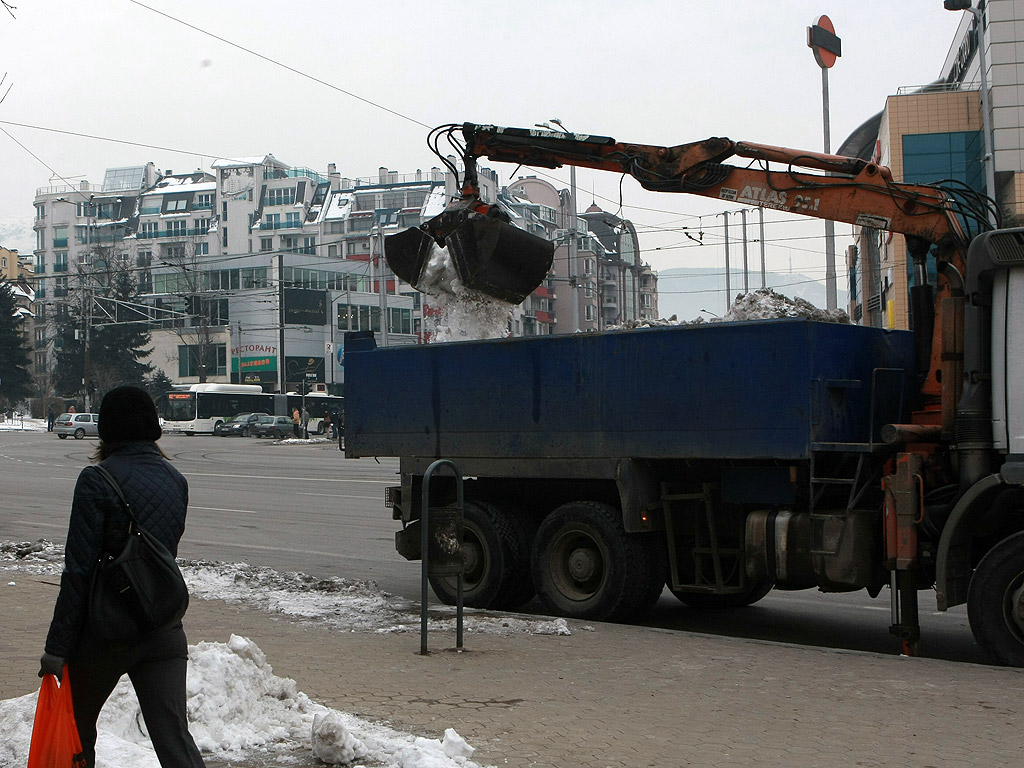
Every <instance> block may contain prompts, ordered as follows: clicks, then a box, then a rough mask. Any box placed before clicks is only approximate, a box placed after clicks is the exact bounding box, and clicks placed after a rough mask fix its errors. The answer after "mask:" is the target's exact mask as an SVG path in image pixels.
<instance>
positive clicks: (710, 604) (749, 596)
mask: <svg viewBox="0 0 1024 768" xmlns="http://www.w3.org/2000/svg"><path fill="white" fill-rule="evenodd" d="M773 586H775V585H774V584H772V582H770V581H766V582H761V583H758V584H753V585H752V586H751V587H750V588H749V589H748V590H747V591H746V592H731V593H729V594H725V595H713V594H708V593H707V592H684V591H682V590H677V589H673V590H672V594H673V595H675V596H676V599H678V600H679V602H681V603H684V604H685V605H688V606H690V607H691V608H698V609H700V610H716V609H721V608H742V607H743V606H746V605H753V604H754V603H756V602H757V601H758V600H760V599H761V598H762V597H764V596H765V595H767V594H768V593H769V592H771V591H772V587H773Z"/></svg>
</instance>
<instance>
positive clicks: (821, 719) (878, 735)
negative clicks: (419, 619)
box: [0, 571, 1024, 768]
mask: <svg viewBox="0 0 1024 768" xmlns="http://www.w3.org/2000/svg"><path fill="white" fill-rule="evenodd" d="M11 581H14V582H15V585H14V586H10V585H9V584H8V583H9V582H11ZM56 593H57V586H56V578H54V577H41V576H31V575H27V574H24V573H14V572H11V571H0V615H2V616H3V631H2V634H0V698H10V697H13V696H20V695H23V694H25V693H29V692H30V691H32V690H34V689H36V688H38V683H39V681H38V678H37V677H36V671H37V669H38V658H39V654H40V652H41V648H42V643H43V639H44V638H45V634H46V627H47V625H48V623H49V619H50V613H51V611H52V606H53V601H54V599H55V597H56ZM570 626H571V627H572V629H573V634H572V636H568V637H566V636H550V635H489V634H467V635H466V651H465V652H464V653H455V652H453V651H452V650H450V649H451V648H452V647H453V646H454V637H453V636H450V635H444V634H433V635H431V638H430V645H431V649H432V651H433V652H432V653H431V655H429V656H425V657H424V656H420V655H419V653H418V651H419V637H418V635H416V634H413V633H408V634H395V633H386V634H376V633H369V632H338V631H336V630H335V631H331V630H328V629H326V628H323V627H319V626H317V625H315V624H312V623H308V622H302V621H298V620H293V619H290V618H287V617H283V616H275V615H269V614H266V613H262V612H259V611H255V610H251V609H247V608H243V607H239V606H236V605H230V604H227V603H224V602H222V601H206V600H193V603H192V606H191V607H190V608H189V612H188V614H187V616H186V617H185V629H186V632H187V634H188V637H189V641H190V642H192V643H195V642H198V641H200V640H210V641H218V642H224V641H226V640H227V638H228V636H229V635H230V634H232V633H234V634H238V635H242V636H245V637H248V638H251V639H252V640H253V641H254V642H256V644H257V645H259V646H260V648H261V649H262V650H263V651H264V652H265V653H266V656H267V659H268V661H269V662H270V664H271V665H272V666H273V667H274V671H275V673H276V674H278V675H281V676H285V677H291V678H294V679H295V680H296V682H297V683H298V687H299V689H300V690H302V691H304V692H305V693H307V694H308V695H309V696H310V697H311V698H312V699H314V700H315V701H318V702H320V703H322V704H326V705H328V706H331V707H334V708H336V709H340V710H344V711H346V712H350V713H352V714H356V715H359V716H360V717H363V718H366V719H369V720H373V721H381V722H387V723H388V724H390V725H392V726H393V727H395V728H398V729H400V730H403V731H408V732H410V733H414V734H417V735H423V736H429V737H432V738H439V737H440V736H441V735H442V734H443V731H444V729H445V728H449V727H451V728H455V729H456V730H457V731H458V732H459V733H460V734H461V735H462V736H463V737H464V738H465V739H466V740H467V741H468V742H469V743H470V744H472V745H473V746H474V747H476V748H477V752H476V754H475V755H474V756H473V759H474V760H475V761H476V762H478V763H480V764H481V765H495V766H515V767H517V768H519V767H521V768H527V766H529V767H531V768H532V767H537V768H548V767H550V768H564V767H566V766H592V767H594V768H599V767H600V768H603V767H605V766H659V767H660V766H691V765H692V766H723V765H727V766H758V768H765V767H766V766H780V767H781V766H787V768H788V767H791V766H816V767H818V766H821V767H827V766H835V767H836V768H840V767H842V768H847V767H848V766H891V765H894V764H904V765H909V766H942V767H943V768H945V767H946V766H973V765H979V766H980V765H984V766H1016V765H1019V764H1020V760H1021V755H1022V754H1024V730H1022V729H1021V728H1020V722H1021V714H1022V712H1021V710H1022V708H1024V671H1021V670H1013V669H1001V668H995V667H984V666H978V665H971V664H954V663H949V662H943V661H933V660H926V659H905V658H898V657H893V656H879V655H873V654H862V653H852V652H840V651H834V650H825V649H817V648H804V647H795V646H786V645H778V644H770V643H761V642H756V641H750V640H742V639H731V638H720V637H707V636H702V635H693V634H688V633H680V632H671V631H666V630H658V629H650V628H643V627H630V626H621V625H611V624H595V625H593V626H592V627H589V628H588V627H587V626H586V625H583V624H577V623H574V622H573V623H570ZM314 763H316V760H315V759H313V758H311V760H310V764H314ZM211 765H213V764H212V763H211Z"/></svg>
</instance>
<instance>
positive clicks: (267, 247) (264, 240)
mask: <svg viewBox="0 0 1024 768" xmlns="http://www.w3.org/2000/svg"><path fill="white" fill-rule="evenodd" d="M260 250H261V251H263V252H264V253H265V252H267V251H272V250H274V238H272V237H261V238H260Z"/></svg>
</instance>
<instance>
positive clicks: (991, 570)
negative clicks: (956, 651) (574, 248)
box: [967, 531, 1024, 667]
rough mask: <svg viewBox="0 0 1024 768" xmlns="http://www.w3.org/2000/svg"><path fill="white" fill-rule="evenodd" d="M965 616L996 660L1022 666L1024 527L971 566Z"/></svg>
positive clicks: (1023, 638)
mask: <svg viewBox="0 0 1024 768" xmlns="http://www.w3.org/2000/svg"><path fill="white" fill-rule="evenodd" d="M967 618H968V619H969V620H970V622H971V631H972V632H973V633H974V639H975V640H976V641H977V642H978V645H980V646H981V647H982V649H984V650H985V652H986V653H988V654H989V655H990V656H991V657H992V658H993V659H994V660H995V661H997V662H998V663H999V664H1004V665H1006V666H1011V667H1024V531H1021V532H1020V533H1015V534H1013V535H1012V536H1009V537H1008V538H1005V539H1003V540H1002V541H1001V542H999V543H998V544H996V545H995V546H994V547H992V549H990V550H989V551H988V553H987V554H986V555H985V556H984V557H983V558H982V559H981V562H980V563H978V567H977V568H975V569H974V576H973V577H972V578H971V586H970V589H969V590H968V593H967Z"/></svg>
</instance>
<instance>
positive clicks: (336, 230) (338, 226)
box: [331, 221, 345, 235]
mask: <svg viewBox="0 0 1024 768" xmlns="http://www.w3.org/2000/svg"><path fill="white" fill-rule="evenodd" d="M344 231H345V222H344V221H332V222H331V234H332V235H340V234H341V233H343V232H344Z"/></svg>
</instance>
